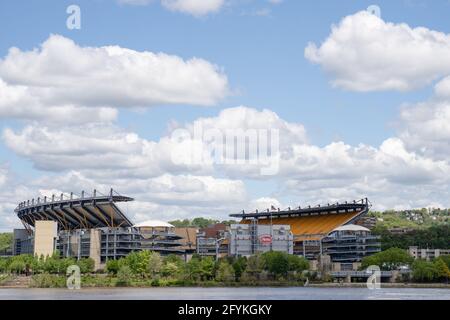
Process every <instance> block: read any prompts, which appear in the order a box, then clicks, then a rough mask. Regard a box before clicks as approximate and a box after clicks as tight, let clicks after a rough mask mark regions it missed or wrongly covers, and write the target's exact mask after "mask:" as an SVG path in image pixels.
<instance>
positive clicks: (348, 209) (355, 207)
mask: <svg viewBox="0 0 450 320" xmlns="http://www.w3.org/2000/svg"><path fill="white" fill-rule="evenodd" d="M369 207H370V202H369V201H368V200H367V199H363V200H360V201H354V202H352V203H344V204H332V205H327V206H317V207H308V208H305V209H300V208H298V209H294V210H283V211H281V210H280V211H274V212H270V211H269V212H262V213H258V212H255V213H249V214H247V213H242V214H237V215H231V216H232V217H240V218H242V221H241V223H250V222H251V221H252V220H254V219H257V220H258V224H264V225H270V224H274V225H279V224H285V225H290V226H291V231H292V234H293V235H294V241H295V242H300V241H317V240H320V239H322V238H324V237H326V236H328V234H329V233H330V232H332V231H333V230H335V229H336V228H339V227H340V226H343V225H347V224H351V223H353V222H354V221H356V220H357V219H359V217H361V216H362V215H364V214H366V213H367V212H368V210H369Z"/></svg>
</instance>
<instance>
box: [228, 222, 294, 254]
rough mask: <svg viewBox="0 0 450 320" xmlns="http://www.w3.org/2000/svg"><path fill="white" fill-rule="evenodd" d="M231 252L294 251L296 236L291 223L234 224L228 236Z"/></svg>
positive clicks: (289, 252)
mask: <svg viewBox="0 0 450 320" xmlns="http://www.w3.org/2000/svg"><path fill="white" fill-rule="evenodd" d="M227 239H228V243H229V250H228V251H229V254H230V255H232V256H250V255H253V254H256V253H262V252H267V251H282V252H286V253H288V254H293V252H294V242H293V241H294V237H293V235H292V232H291V227H290V226H289V225H258V220H256V219H254V220H253V221H252V222H251V223H250V224H232V225H231V228H230V231H229V233H228V236H227Z"/></svg>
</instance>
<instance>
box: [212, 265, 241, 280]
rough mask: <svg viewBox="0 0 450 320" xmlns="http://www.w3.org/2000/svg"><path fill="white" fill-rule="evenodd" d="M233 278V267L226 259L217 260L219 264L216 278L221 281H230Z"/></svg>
mask: <svg viewBox="0 0 450 320" xmlns="http://www.w3.org/2000/svg"><path fill="white" fill-rule="evenodd" d="M235 279H236V278H235V274H234V269H233V267H232V266H231V265H230V264H229V263H228V261H227V260H223V261H221V262H219V266H218V268H217V271H216V280H217V281H221V282H231V281H234V280H235Z"/></svg>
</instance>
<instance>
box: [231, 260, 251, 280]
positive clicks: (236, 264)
mask: <svg viewBox="0 0 450 320" xmlns="http://www.w3.org/2000/svg"><path fill="white" fill-rule="evenodd" d="M232 266H233V269H234V275H235V277H236V280H239V279H240V278H241V276H242V273H244V271H245V269H246V268H247V259H246V258H244V257H237V258H236V259H234V261H233V264H232Z"/></svg>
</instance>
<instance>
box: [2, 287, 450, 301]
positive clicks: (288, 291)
mask: <svg viewBox="0 0 450 320" xmlns="http://www.w3.org/2000/svg"><path fill="white" fill-rule="evenodd" d="M40 299H44V300H450V289H422V288H385V289H383V288H382V289H380V290H369V289H366V288H311V287H308V288H305V287H291V288H272V287H270V288H268V287H261V288H114V289H98V288H92V289H87V288H86V289H81V290H68V289H0V300H40Z"/></svg>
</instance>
